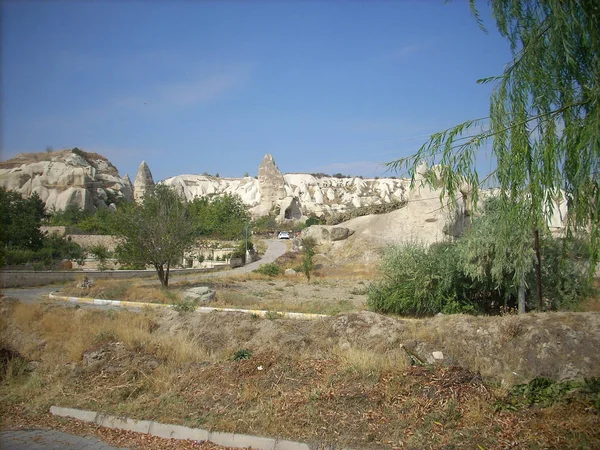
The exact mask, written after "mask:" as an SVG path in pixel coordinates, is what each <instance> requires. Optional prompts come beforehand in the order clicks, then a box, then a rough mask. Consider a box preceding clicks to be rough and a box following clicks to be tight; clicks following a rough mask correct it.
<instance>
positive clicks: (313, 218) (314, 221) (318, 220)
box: [304, 216, 325, 228]
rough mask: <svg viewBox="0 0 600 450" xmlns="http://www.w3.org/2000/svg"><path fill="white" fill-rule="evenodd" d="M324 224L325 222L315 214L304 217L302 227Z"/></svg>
mask: <svg viewBox="0 0 600 450" xmlns="http://www.w3.org/2000/svg"><path fill="white" fill-rule="evenodd" d="M324 224H325V220H323V219H321V218H320V217H317V216H311V217H309V218H308V219H306V222H304V228H308V227H310V226H313V225H324Z"/></svg>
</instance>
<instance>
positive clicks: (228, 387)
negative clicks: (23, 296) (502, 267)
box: [0, 304, 600, 449]
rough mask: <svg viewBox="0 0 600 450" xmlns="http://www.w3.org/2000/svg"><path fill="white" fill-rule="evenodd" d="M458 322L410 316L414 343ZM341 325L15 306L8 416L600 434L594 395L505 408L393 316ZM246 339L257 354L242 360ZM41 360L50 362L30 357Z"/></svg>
mask: <svg viewBox="0 0 600 450" xmlns="http://www.w3.org/2000/svg"><path fill="white" fill-rule="evenodd" d="M364 317H365V320H367V322H365V323H370V322H369V321H371V320H372V319H371V318H372V317H373V316H369V315H367V316H364ZM385 320H386V321H384V322H385V323H387V320H391V319H385ZM448 322H449V319H448V318H444V320H441V321H440V320H437V321H406V323H404V325H402V327H404V328H401V329H399V330H400V331H401V330H404V331H402V333H404V334H403V335H405V336H406V338H407V339H408V341H407V342H412V339H414V338H415V337H417V336H419V337H420V338H422V339H431V340H432V341H433V342H436V341H438V339H440V335H438V333H442V335H443V334H445V333H446V331H444V330H445V329H446V328H447V327H448V326H449V323H448ZM340 323H343V316H342V317H339V318H332V319H327V320H324V321H315V322H301V321H289V320H275V321H273V320H262V319H254V318H251V317H248V316H243V315H225V314H208V315H193V314H192V315H190V314H188V315H185V314H178V313H176V312H174V311H164V312H157V311H143V312H141V313H134V312H129V311H110V310H96V309H85V308H80V309H74V308H67V307H58V306H53V305H22V304H16V305H5V306H3V307H2V310H1V311H0V326H1V327H2V328H1V329H0V344H1V345H0V347H3V348H11V349H13V350H14V351H17V352H18V353H20V354H21V355H22V356H23V359H22V360H21V361H18V360H13V361H12V362H11V366H10V373H9V374H8V375H9V376H7V377H6V379H5V380H4V381H3V382H2V383H1V384H0V405H1V406H0V419H1V418H3V417H4V416H6V415H7V414H10V412H9V411H14V410H19V411H21V414H24V415H27V414H39V413H40V412H43V411H47V408H48V407H49V406H50V405H51V404H59V405H63V406H71V407H79V408H87V409H93V410H98V411H104V412H107V413H111V414H116V415H121V416H130V417H134V418H140V419H149V420H152V419H153V420H159V421H162V422H167V423H179V424H185V425H190V426H201V427H203V428H212V429H216V430H220V431H235V432H242V433H252V434H259V435H265V436H280V437H283V438H291V439H294V440H301V441H306V442H312V443H314V444H315V445H318V444H319V443H321V444H327V443H335V444H336V445H341V446H351V447H353V448H365V449H369V448H374V449H375V448H377V449H379V448H403V447H406V448H441V447H448V448H478V447H479V448H498V447H500V448H505V447H510V446H519V447H525V448H531V447H539V448H547V447H550V448H593V447H598V446H599V445H600V435H599V433H598V431H597V430H598V429H600V428H599V425H600V420H599V417H598V415H597V414H594V413H593V412H591V410H589V409H586V408H588V406H586V405H583V404H578V403H571V404H569V405H556V406H552V407H550V408H536V409H527V410H523V411H503V412H497V411H495V409H494V403H495V401H496V400H497V399H498V398H501V397H502V396H504V395H505V392H504V391H503V390H501V389H498V388H495V387H492V386H490V385H488V384H485V383H483V382H482V380H481V377H480V376H478V375H477V374H475V373H472V372H469V371H467V370H464V369H459V368H442V367H436V366H430V367H411V366H409V365H407V359H406V356H405V354H404V353H403V351H402V350H401V349H400V348H399V345H398V343H396V342H395V341H393V340H387V341H386V339H388V338H386V336H388V335H387V334H386V332H385V328H382V326H383V325H381V324H380V325H379V326H378V328H377V323H371V325H369V326H370V327H371V328H365V329H363V328H361V322H360V321H359V319H358V318H357V317H354V318H353V317H352V316H348V319H347V322H345V323H346V325H345V329H344V330H340V329H338V328H337V325H336V324H340ZM382 323H383V322H382ZM385 323H383V324H384V325H385ZM486 323H487V322H486V319H485V318H481V319H480V322H478V323H476V324H475V325H474V326H479V327H484V326H485V325H486ZM490 323H491V324H494V323H495V322H490ZM502 323H504V322H503V321H500V322H499V324H497V325H493V326H497V327H498V330H497V331H496V332H498V333H501V332H502V331H501V325H502ZM425 329H429V330H430V331H429V332H428V333H425V331H424V330H425ZM488 329H490V330H491V329H492V325H489V326H488ZM336 330H337V331H336ZM431 330H433V331H431ZM388 331H389V330H388ZM339 333H341V334H339ZM455 333H456V331H455ZM336 336H341V337H344V336H346V337H344V338H343V339H342V341H340V339H338V338H336ZM345 339H348V340H345ZM498 340H499V341H500V339H498ZM379 341H383V342H382V343H381V344H379V345H374V344H373V343H374V342H379ZM240 349H249V350H250V351H251V352H252V356H251V358H250V359H247V360H242V361H233V360H232V355H233V354H234V353H235V352H236V351H237V350H240ZM29 360H34V361H38V362H39V365H38V366H37V367H36V368H35V369H33V370H31V369H28V368H27V365H26V362H27V361H29Z"/></svg>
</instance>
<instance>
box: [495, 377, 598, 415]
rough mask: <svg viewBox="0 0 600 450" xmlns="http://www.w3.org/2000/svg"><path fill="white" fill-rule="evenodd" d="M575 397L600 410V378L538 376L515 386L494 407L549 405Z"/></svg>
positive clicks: (509, 407) (512, 407) (510, 407)
mask: <svg viewBox="0 0 600 450" xmlns="http://www.w3.org/2000/svg"><path fill="white" fill-rule="evenodd" d="M574 398H579V399H580V400H581V401H583V402H584V403H587V404H590V406H592V407H593V408H594V409H595V410H596V411H600V378H588V379H583V380H570V381H563V382H556V381H553V380H551V379H549V378H545V377H537V378H534V379H533V380H531V381H530V382H529V383H527V384H519V385H517V386H515V387H514V388H513V389H512V390H511V391H510V392H509V393H508V396H507V398H506V399H505V400H504V401H498V402H496V404H495V405H494V407H495V409H496V410H503V409H505V410H517V409H520V408H523V407H527V406H532V405H539V406H542V407H548V406H551V405H553V404H555V403H569V402H570V401H572V400H573V399H574Z"/></svg>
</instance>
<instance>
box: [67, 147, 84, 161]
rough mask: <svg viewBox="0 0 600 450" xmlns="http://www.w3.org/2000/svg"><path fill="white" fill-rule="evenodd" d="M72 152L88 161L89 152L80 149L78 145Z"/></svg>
mask: <svg viewBox="0 0 600 450" xmlns="http://www.w3.org/2000/svg"><path fill="white" fill-rule="evenodd" d="M71 153H75V154H76V155H79V156H81V157H82V158H83V159H85V160H86V161H87V154H86V153H85V152H84V151H83V150H79V149H78V148H77V147H75V148H73V149H72V150H71Z"/></svg>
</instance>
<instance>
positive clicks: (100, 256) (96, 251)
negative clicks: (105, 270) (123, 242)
mask: <svg viewBox="0 0 600 450" xmlns="http://www.w3.org/2000/svg"><path fill="white" fill-rule="evenodd" d="M89 252H90V253H91V254H92V255H94V257H95V258H96V259H97V260H98V261H100V262H101V263H103V262H104V261H106V260H107V259H108V258H110V251H109V250H108V248H106V246H105V245H102V244H98V245H94V246H93V247H92V248H90V250H89Z"/></svg>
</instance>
